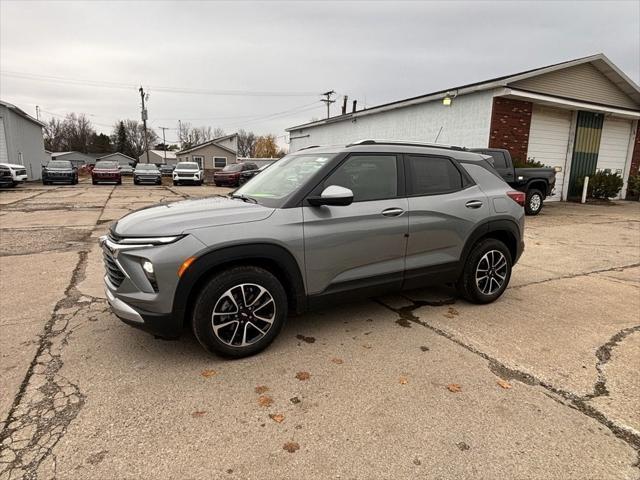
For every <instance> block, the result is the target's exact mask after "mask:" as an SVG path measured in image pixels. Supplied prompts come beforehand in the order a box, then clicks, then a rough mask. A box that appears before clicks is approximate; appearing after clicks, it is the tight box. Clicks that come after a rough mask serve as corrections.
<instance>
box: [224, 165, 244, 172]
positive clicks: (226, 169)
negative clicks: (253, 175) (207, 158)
mask: <svg viewBox="0 0 640 480" xmlns="http://www.w3.org/2000/svg"><path fill="white" fill-rule="evenodd" d="M240 170H242V165H240V164H238V163H236V164H233V165H227V166H226V167H224V168H223V169H222V171H223V172H239V171H240Z"/></svg>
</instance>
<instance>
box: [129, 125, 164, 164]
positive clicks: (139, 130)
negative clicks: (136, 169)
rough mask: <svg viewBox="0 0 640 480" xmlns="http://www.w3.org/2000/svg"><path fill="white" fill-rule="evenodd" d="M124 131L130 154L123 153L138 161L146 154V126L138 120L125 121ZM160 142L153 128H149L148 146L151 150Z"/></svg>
mask: <svg viewBox="0 0 640 480" xmlns="http://www.w3.org/2000/svg"><path fill="white" fill-rule="evenodd" d="M122 123H123V124H124V130H125V132H126V139H127V143H128V146H129V149H128V150H129V153H126V152H122V153H124V154H125V155H129V156H130V157H132V158H135V159H136V160H137V159H138V157H140V155H142V154H143V153H144V147H145V141H144V126H143V125H142V122H138V121H137V120H123V122H122ZM157 141H158V135H156V132H154V131H153V129H151V128H147V145H149V148H151V145H154V144H155V143H157Z"/></svg>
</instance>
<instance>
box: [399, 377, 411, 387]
mask: <svg viewBox="0 0 640 480" xmlns="http://www.w3.org/2000/svg"><path fill="white" fill-rule="evenodd" d="M407 383H409V380H408V379H407V377H405V376H404V375H400V385H406V384H407Z"/></svg>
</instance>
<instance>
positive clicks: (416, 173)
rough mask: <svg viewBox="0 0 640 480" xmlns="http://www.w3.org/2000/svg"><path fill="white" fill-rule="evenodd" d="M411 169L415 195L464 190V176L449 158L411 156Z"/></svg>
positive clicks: (410, 182) (412, 190) (412, 186)
mask: <svg viewBox="0 0 640 480" xmlns="http://www.w3.org/2000/svg"><path fill="white" fill-rule="evenodd" d="M409 169H410V172H409V185H410V186H411V193H412V194H413V195H435V194H438V193H447V192H454V191H456V190H460V189H462V176H461V175H460V172H459V171H458V169H457V168H456V167H455V165H454V164H453V163H452V162H451V160H449V159H448V158H440V157H414V156H410V157H409Z"/></svg>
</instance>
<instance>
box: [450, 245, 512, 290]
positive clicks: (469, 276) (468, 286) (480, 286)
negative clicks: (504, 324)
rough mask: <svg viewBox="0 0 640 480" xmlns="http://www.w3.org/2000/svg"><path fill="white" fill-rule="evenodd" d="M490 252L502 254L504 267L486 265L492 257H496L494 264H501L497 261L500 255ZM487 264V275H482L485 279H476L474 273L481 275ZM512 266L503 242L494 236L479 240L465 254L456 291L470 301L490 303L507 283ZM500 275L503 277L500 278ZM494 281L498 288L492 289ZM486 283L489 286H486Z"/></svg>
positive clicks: (509, 255) (509, 254)
mask: <svg viewBox="0 0 640 480" xmlns="http://www.w3.org/2000/svg"><path fill="white" fill-rule="evenodd" d="M490 252H499V254H501V255H502V258H503V259H504V260H505V262H506V263H505V268H504V269H503V268H492V267H491V265H487V263H490V262H491V261H492V260H491V259H492V258H495V259H496V262H495V263H496V264H499V265H500V264H501V262H499V261H498V260H499V259H500V256H499V255H498V254H495V253H490ZM485 255H487V257H485ZM485 259H486V260H485ZM487 266H488V267H489V268H488V269H487V275H486V276H485V277H484V278H485V280H482V278H483V277H480V280H479V281H476V274H478V275H482V270H483V269H484V268H485V267H487ZM512 266H513V260H512V258H511V253H510V252H509V249H508V248H507V246H506V245H505V244H504V243H502V242H501V241H500V240H496V239H495V238H485V239H484V240H480V241H479V242H478V243H477V244H476V245H475V246H474V247H473V249H472V250H471V253H469V255H468V256H467V260H466V263H465V265H464V269H463V271H462V274H461V275H460V278H459V280H458V283H457V285H456V286H457V288H458V293H459V294H460V296H462V297H463V298H465V299H467V300H468V301H470V302H472V303H491V302H493V301H495V300H497V299H498V298H499V297H500V296H501V295H502V294H503V293H504V291H505V290H506V288H507V286H508V285H509V279H510V278H511V267H512ZM502 276H504V278H501V277H502ZM487 282H488V283H487ZM496 283H499V288H497V289H495V290H492V289H494V288H495V284H496ZM487 284H488V285H489V287H487Z"/></svg>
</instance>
